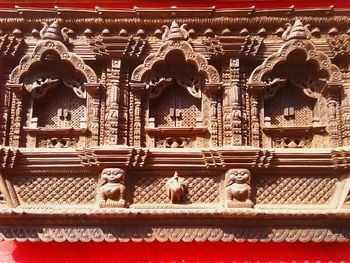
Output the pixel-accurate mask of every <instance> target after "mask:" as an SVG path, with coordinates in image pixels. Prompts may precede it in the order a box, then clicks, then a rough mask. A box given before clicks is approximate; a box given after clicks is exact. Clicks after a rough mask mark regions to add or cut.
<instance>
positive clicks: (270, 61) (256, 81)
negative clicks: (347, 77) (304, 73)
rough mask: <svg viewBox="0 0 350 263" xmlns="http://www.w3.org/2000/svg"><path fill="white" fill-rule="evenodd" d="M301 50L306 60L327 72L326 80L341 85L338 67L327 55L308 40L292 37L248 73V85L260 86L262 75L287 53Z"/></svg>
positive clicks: (285, 57) (285, 56)
mask: <svg viewBox="0 0 350 263" xmlns="http://www.w3.org/2000/svg"><path fill="white" fill-rule="evenodd" d="M296 50H301V51H303V52H304V53H305V55H306V62H307V61H310V60H313V61H315V62H316V63H317V65H318V68H319V69H320V70H321V69H324V70H326V71H327V72H328V75H329V79H328V82H329V83H332V84H337V85H341V81H342V75H341V72H340V69H339V68H338V67H337V66H336V65H334V64H332V62H331V60H330V59H329V57H328V56H327V55H326V54H325V53H323V52H321V51H317V50H316V48H315V46H314V45H313V44H312V43H311V41H309V40H302V39H293V40H290V41H288V42H286V43H285V44H283V45H282V47H281V48H280V49H279V50H278V51H277V52H276V53H274V54H272V55H270V56H269V57H268V58H267V59H265V61H264V62H263V63H262V64H261V65H260V66H258V67H257V68H256V69H255V70H254V71H253V73H252V74H251V75H250V77H249V80H248V85H250V86H262V85H263V83H264V82H263V77H264V75H265V74H266V73H268V72H270V71H272V70H273V69H274V67H275V65H277V64H278V63H280V62H283V61H286V60H287V57H288V55H289V54H290V53H291V52H292V51H296Z"/></svg>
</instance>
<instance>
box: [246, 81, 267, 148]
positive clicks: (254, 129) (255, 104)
mask: <svg viewBox="0 0 350 263" xmlns="http://www.w3.org/2000/svg"><path fill="white" fill-rule="evenodd" d="M264 87H265V83H254V84H252V85H249V90H250V94H251V95H250V104H251V106H250V133H251V146H255V147H259V146H260V121H259V98H260V97H261V93H262V91H263V89H264Z"/></svg>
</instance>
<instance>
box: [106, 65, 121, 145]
mask: <svg viewBox="0 0 350 263" xmlns="http://www.w3.org/2000/svg"><path fill="white" fill-rule="evenodd" d="M111 63H112V66H111V72H110V77H109V80H110V85H109V87H108V90H107V94H108V95H107V100H108V103H107V104H108V108H107V112H108V120H107V121H108V123H107V127H108V129H109V132H108V134H109V144H111V145H117V144H118V121H119V105H118V102H119V78H120V66H121V60H120V59H114V60H112V62H111Z"/></svg>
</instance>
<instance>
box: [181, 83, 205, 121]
mask: <svg viewBox="0 0 350 263" xmlns="http://www.w3.org/2000/svg"><path fill="white" fill-rule="evenodd" d="M177 96H178V99H177V101H176V105H177V108H178V109H180V111H181V115H182V117H181V119H180V121H179V124H178V125H176V126H180V127H195V126H196V120H197V118H198V117H199V115H200V108H201V100H200V99H198V98H195V97H193V96H192V95H190V94H189V92H188V91H187V90H186V89H185V88H184V87H177Z"/></svg>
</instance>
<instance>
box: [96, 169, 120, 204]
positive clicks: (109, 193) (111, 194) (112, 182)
mask: <svg viewBox="0 0 350 263" xmlns="http://www.w3.org/2000/svg"><path fill="white" fill-rule="evenodd" d="M125 191H126V187H125V171H124V170H123V169H120V168H106V169H104V170H103V171H102V174H101V188H100V196H101V203H100V207H124V206H125Z"/></svg>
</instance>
